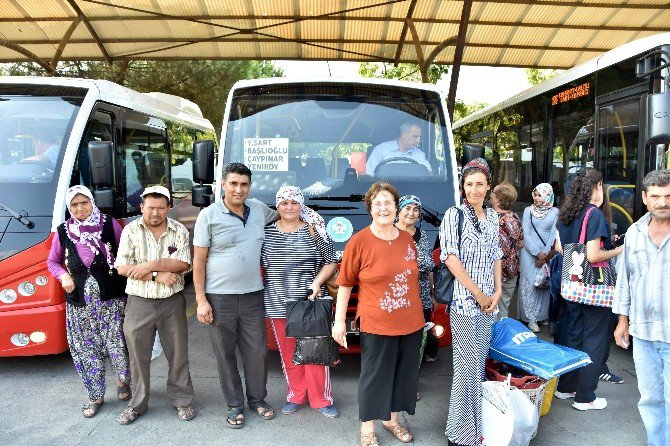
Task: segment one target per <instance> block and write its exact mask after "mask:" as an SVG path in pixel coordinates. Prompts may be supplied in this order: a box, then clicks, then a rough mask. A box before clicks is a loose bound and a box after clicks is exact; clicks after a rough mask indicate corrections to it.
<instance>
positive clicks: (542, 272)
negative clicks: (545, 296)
mask: <svg viewBox="0 0 670 446" xmlns="http://www.w3.org/2000/svg"><path fill="white" fill-rule="evenodd" d="M530 225H531V226H532V227H533V230H534V231H535V234H537V237H538V238H539V239H540V241H541V242H542V245H546V244H547V242H545V241H544V239H543V238H542V236H541V235H540V233H539V232H538V230H537V228H536V227H535V224H534V223H533V214H530ZM555 253H556V251H555V250H554V248H553V247H552V248H551V250H550V251H549V252H548V253H547V256H546V257H545V258H544V259H545V262H547V263H548V262H549V260H551V258H552V257H553V256H554V254H555ZM547 263H543V264H542V266H541V267H540V269H539V270H538V271H537V274H535V280H533V285H535V288H539V289H541V290H544V289H547V288H549V282H550V280H551V270H550V269H549V265H547Z"/></svg>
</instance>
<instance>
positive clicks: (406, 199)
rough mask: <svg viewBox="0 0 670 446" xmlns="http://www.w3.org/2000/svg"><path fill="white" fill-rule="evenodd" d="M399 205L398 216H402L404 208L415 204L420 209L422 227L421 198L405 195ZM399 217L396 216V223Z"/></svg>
mask: <svg viewBox="0 0 670 446" xmlns="http://www.w3.org/2000/svg"><path fill="white" fill-rule="evenodd" d="M398 203H399V204H398V216H399V215H400V211H401V210H402V208H404V207H405V206H407V205H409V204H415V205H417V206H418V207H419V227H421V200H419V197H417V196H416V195H403V196H402V197H400V200H398ZM398 216H396V222H397V221H398V218H399V217H398Z"/></svg>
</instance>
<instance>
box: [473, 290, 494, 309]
mask: <svg viewBox="0 0 670 446" xmlns="http://www.w3.org/2000/svg"><path fill="white" fill-rule="evenodd" d="M475 301H477V305H479V308H481V309H482V311H484V310H486V309H487V308H488V307H489V305H491V298H490V297H489V296H487V295H486V294H484V292H483V291H480V292H478V293H477V294H476V295H475Z"/></svg>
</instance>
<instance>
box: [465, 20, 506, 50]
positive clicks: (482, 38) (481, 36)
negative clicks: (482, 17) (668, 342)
mask: <svg viewBox="0 0 670 446" xmlns="http://www.w3.org/2000/svg"><path fill="white" fill-rule="evenodd" d="M509 32H510V29H509V28H505V29H503V30H501V29H500V28H499V27H497V26H489V25H478V26H477V28H475V30H474V31H473V32H472V33H470V34H468V40H467V43H492V44H498V45H502V44H504V43H506V42H505V37H506V36H507V35H508V34H509Z"/></svg>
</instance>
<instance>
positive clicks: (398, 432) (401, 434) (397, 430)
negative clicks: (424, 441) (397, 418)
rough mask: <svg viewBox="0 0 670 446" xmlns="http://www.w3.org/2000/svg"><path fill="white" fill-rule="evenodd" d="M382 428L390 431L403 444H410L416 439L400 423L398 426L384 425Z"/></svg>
mask: <svg viewBox="0 0 670 446" xmlns="http://www.w3.org/2000/svg"><path fill="white" fill-rule="evenodd" d="M382 426H384V429H386V430H387V431H389V432H390V433H391V434H393V436H394V437H395V438H397V439H398V440H399V441H401V442H403V443H410V442H411V441H412V440H413V439H414V437H412V434H411V433H410V432H409V430H408V429H407V428H406V427H405V426H403V425H402V424H400V423H398V424H396V425H395V426H388V425H386V424H384V423H382ZM408 437H409V438H408Z"/></svg>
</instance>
